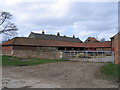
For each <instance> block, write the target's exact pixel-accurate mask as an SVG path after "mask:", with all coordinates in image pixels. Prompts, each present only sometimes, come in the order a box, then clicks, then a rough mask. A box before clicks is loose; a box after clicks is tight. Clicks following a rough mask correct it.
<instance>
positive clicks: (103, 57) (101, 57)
mask: <svg viewBox="0 0 120 90" xmlns="http://www.w3.org/2000/svg"><path fill="white" fill-rule="evenodd" d="M63 59H64V60H75V61H94V62H112V63H114V53H113V52H112V51H75V50H73V51H63Z"/></svg>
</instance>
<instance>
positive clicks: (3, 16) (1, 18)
mask: <svg viewBox="0 0 120 90" xmlns="http://www.w3.org/2000/svg"><path fill="white" fill-rule="evenodd" d="M11 18H12V15H11V14H10V13H9V12H1V13H0V27H3V29H2V30H0V34H2V33H4V34H6V35H10V36H11V35H13V32H15V31H17V30H18V29H17V27H16V26H15V24H14V23H11V22H7V20H9V19H11ZM5 23H7V24H5ZM4 24H5V26H3V25H4ZM11 33H12V34H11ZM15 33H16V32H15Z"/></svg>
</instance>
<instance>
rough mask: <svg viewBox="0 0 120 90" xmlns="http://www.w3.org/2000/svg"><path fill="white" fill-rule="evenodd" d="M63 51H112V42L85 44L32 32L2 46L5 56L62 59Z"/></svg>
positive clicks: (72, 38) (77, 40)
mask: <svg viewBox="0 0 120 90" xmlns="http://www.w3.org/2000/svg"><path fill="white" fill-rule="evenodd" d="M62 50H82V51H83V50H92V51H95V50H102V51H111V41H106V42H89V43H83V42H82V41H81V40H80V39H79V38H75V36H73V37H67V36H60V34H59V33H58V34H57V35H47V34H44V32H42V34H37V33H33V32H31V33H30V35H29V36H28V37H27V38H25V37H15V38H13V39H11V40H8V41H7V42H5V43H3V44H2V51H3V52H2V54H3V55H13V56H18V57H35V58H47V59H61V58H62V55H61V54H62Z"/></svg>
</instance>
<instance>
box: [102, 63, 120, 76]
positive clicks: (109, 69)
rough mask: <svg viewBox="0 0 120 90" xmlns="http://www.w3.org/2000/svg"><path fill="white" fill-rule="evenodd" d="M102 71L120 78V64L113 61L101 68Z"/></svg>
mask: <svg viewBox="0 0 120 90" xmlns="http://www.w3.org/2000/svg"><path fill="white" fill-rule="evenodd" d="M100 71H101V73H103V74H105V75H109V76H113V77H119V78H120V65H116V64H113V63H107V64H105V65H104V66H103V67H102V68H101V70H100Z"/></svg>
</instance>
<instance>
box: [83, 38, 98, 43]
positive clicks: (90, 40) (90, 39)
mask: <svg viewBox="0 0 120 90" xmlns="http://www.w3.org/2000/svg"><path fill="white" fill-rule="evenodd" d="M90 42H99V41H98V40H97V39H96V38H94V37H88V38H87V39H86V40H85V41H84V43H90Z"/></svg>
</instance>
